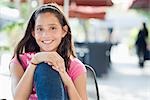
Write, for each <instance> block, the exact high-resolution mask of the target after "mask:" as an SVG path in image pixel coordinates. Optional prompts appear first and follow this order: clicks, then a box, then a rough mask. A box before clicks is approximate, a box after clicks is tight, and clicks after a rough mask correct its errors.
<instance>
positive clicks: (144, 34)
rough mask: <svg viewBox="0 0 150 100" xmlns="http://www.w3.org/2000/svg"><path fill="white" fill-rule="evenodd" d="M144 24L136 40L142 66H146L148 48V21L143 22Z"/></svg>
mask: <svg viewBox="0 0 150 100" xmlns="http://www.w3.org/2000/svg"><path fill="white" fill-rule="evenodd" d="M142 25H143V27H142V28H141V29H140V31H139V33H138V35H137V39H136V42H135V45H136V51H137V55H138V59H139V66H140V68H143V67H144V62H145V56H146V50H147V42H146V40H147V38H148V30H147V27H146V23H145V22H143V23H142Z"/></svg>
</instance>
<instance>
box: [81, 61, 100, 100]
mask: <svg viewBox="0 0 150 100" xmlns="http://www.w3.org/2000/svg"><path fill="white" fill-rule="evenodd" d="M84 65H85V67H86V69H89V70H90V71H91V72H92V74H93V76H94V82H95V86H96V94H97V100H100V96H99V89H98V83H97V79H96V73H95V71H94V69H93V68H92V67H91V66H90V65H87V64H84Z"/></svg>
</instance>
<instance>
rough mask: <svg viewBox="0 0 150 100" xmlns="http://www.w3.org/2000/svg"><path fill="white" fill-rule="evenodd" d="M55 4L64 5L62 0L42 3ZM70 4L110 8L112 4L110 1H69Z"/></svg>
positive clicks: (50, 0) (47, 0) (49, 0)
mask: <svg viewBox="0 0 150 100" xmlns="http://www.w3.org/2000/svg"><path fill="white" fill-rule="evenodd" d="M50 2H56V3H58V4H59V5H63V4H64V0H44V3H50ZM71 2H74V3H76V5H78V6H112V5H113V3H112V1H111V0H70V4H71Z"/></svg>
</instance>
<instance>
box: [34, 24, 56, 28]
mask: <svg viewBox="0 0 150 100" xmlns="http://www.w3.org/2000/svg"><path fill="white" fill-rule="evenodd" d="M56 25H57V24H48V25H47V26H56ZM41 26H46V25H40V24H39V25H36V27H41Z"/></svg>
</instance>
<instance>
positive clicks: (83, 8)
mask: <svg viewBox="0 0 150 100" xmlns="http://www.w3.org/2000/svg"><path fill="white" fill-rule="evenodd" d="M11 1H14V0H11ZM43 1H44V3H51V2H56V3H57V4H59V5H63V4H64V0H43ZM69 1H70V2H69V17H77V18H84V19H87V18H97V19H105V14H106V12H105V9H104V7H108V6H112V5H113V3H112V1H111V0H69ZM21 2H27V0H21Z"/></svg>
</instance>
